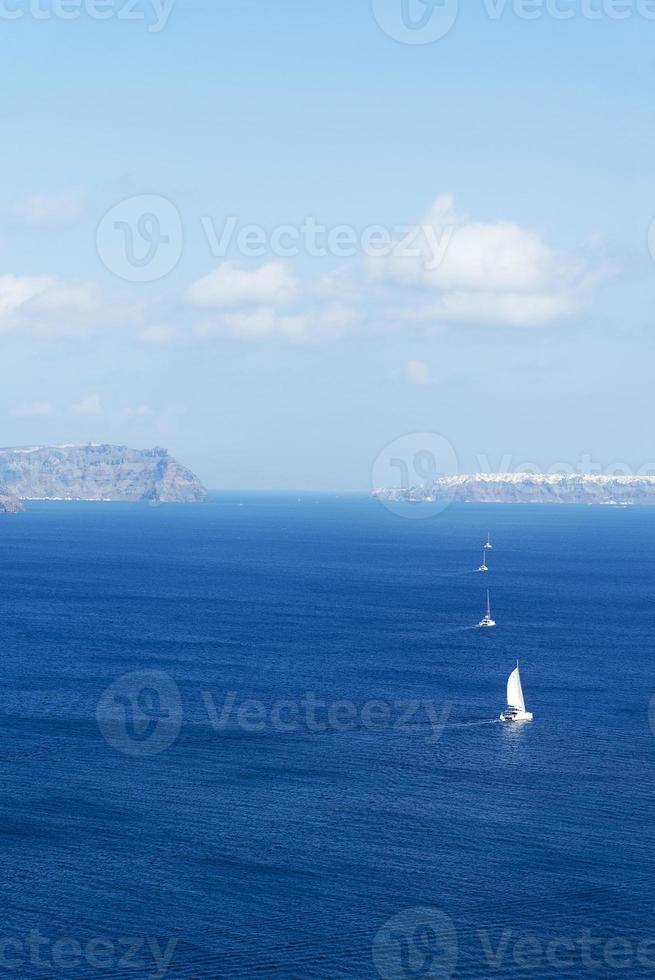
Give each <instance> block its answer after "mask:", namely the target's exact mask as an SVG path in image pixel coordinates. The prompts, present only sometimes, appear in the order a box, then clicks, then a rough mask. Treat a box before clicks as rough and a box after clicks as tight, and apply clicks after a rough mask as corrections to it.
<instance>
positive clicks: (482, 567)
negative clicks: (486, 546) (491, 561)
mask: <svg viewBox="0 0 655 980" xmlns="http://www.w3.org/2000/svg"><path fill="white" fill-rule="evenodd" d="M478 571H479V572H488V571H489V567H488V565H487V559H486V556H485V553H484V551H483V552H482V564H481V565H480V567H479V568H478Z"/></svg>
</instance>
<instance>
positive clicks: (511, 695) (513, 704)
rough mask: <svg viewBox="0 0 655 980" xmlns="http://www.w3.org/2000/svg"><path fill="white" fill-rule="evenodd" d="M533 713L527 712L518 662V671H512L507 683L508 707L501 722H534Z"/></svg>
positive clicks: (501, 717)
mask: <svg viewBox="0 0 655 980" xmlns="http://www.w3.org/2000/svg"><path fill="white" fill-rule="evenodd" d="M532 718H533V715H532V712H530V711H526V710H525V698H524V697H523V686H522V684H521V674H520V671H519V664H518V660H517V662H516V670H514V671H512V673H511V674H510V675H509V680H508V681H507V707H506V708H505V710H504V711H503V713H502V715H501V716H500V720H501V721H532Z"/></svg>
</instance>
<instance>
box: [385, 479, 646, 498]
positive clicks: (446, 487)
mask: <svg viewBox="0 0 655 980" xmlns="http://www.w3.org/2000/svg"><path fill="white" fill-rule="evenodd" d="M374 496H376V497H378V498H379V499H381V500H405V501H408V502H410V503H416V504H420V503H428V502H434V501H439V500H448V501H458V502H460V503H477V504H514V503H517V504H615V505H626V504H653V505H655V477H653V476H604V475H603V476H591V475H585V474H576V475H572V476H569V475H564V474H559V473H558V474H543V473H477V474H475V475H473V476H452V477H443V478H442V479H439V480H434V481H433V482H431V483H428V484H425V485H424V486H416V487H412V488H411V489H409V490H401V489H380V490H376V491H374Z"/></svg>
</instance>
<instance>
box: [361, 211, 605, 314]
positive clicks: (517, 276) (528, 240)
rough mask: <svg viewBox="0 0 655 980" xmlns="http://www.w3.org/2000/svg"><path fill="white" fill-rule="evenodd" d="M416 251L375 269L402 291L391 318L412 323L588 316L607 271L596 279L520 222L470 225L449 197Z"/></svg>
mask: <svg viewBox="0 0 655 980" xmlns="http://www.w3.org/2000/svg"><path fill="white" fill-rule="evenodd" d="M412 245H413V249H412V252H413V254H408V249H402V248H400V247H399V248H398V249H396V250H395V251H394V253H393V254H392V255H389V256H386V257H384V258H377V259H376V258H373V259H369V260H368V263H367V269H368V272H369V275H370V277H371V279H372V281H373V282H374V283H376V284H377V285H378V286H379V287H381V288H383V289H384V290H386V292H387V293H388V294H390V295H392V296H393V295H394V290H396V294H395V296H394V300H393V303H392V305H391V308H390V310H389V313H387V316H389V315H391V316H394V317H398V318H399V319H400V320H402V321H405V322H407V321H411V320H416V321H421V322H425V321H429V320H434V321H435V322H453V323H459V322H469V323H480V324H488V323H494V324H498V325H510V326H541V325H543V324H545V323H548V322H551V321H553V320H556V319H559V318H561V317H564V316H568V315H570V314H572V313H575V312H576V311H577V310H578V309H580V307H581V306H582V305H583V304H584V302H585V301H586V300H587V299H588V296H589V292H590V289H591V288H592V287H593V286H594V285H595V284H596V282H597V281H598V280H599V279H600V278H603V277H604V275H606V271H607V270H605V269H600V270H596V271H595V272H590V270H589V269H588V268H587V266H586V264H585V263H584V262H583V261H582V260H581V259H580V258H579V257H577V256H573V255H570V254H565V253H562V252H559V251H557V250H556V249H553V248H551V247H550V246H549V245H547V244H546V243H545V242H544V241H543V239H542V237H541V236H540V235H539V234H538V233H537V232H535V231H533V230H530V229H527V228H522V227H521V226H519V225H517V224H515V223H513V222H510V221H498V222H491V223H484V222H476V221H470V220H469V219H467V218H466V217H465V216H463V215H462V214H460V213H459V212H457V210H456V208H455V204H454V200H453V198H452V197H451V196H449V195H446V196H444V197H441V198H438V199H437V201H436V202H435V204H434V205H433V207H432V208H431V210H430V211H429V213H428V215H427V216H426V217H425V219H424V220H423V222H421V223H420V226H419V233H418V234H417V235H416V238H415V241H414V242H412ZM398 290H400V294H399V293H398ZM388 309H389V308H388Z"/></svg>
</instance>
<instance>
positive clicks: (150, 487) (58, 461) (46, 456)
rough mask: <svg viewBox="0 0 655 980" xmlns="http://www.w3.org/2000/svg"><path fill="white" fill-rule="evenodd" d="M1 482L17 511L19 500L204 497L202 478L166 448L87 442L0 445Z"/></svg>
mask: <svg viewBox="0 0 655 980" xmlns="http://www.w3.org/2000/svg"><path fill="white" fill-rule="evenodd" d="M0 485H2V486H3V487H4V492H5V493H6V495H7V497H6V499H7V506H6V507H5V508H4V509H10V508H11V506H12V501H13V502H14V503H16V504H17V505H18V509H20V503H19V502H18V501H19V500H125V501H136V500H147V501H154V502H159V503H190V502H196V501H202V500H204V499H205V498H206V496H207V491H206V489H205V487H204V486H203V485H202V483H201V482H200V480H199V479H198V478H197V477H196V476H195V475H194V474H193V473H192V472H191V471H190V470H188V469H186V468H185V467H184V466H182V465H181V464H180V463H178V462H177V460H175V459H173V458H172V457H171V456H169V455H168V453H167V451H166V450H165V449H150V450H138V449H128V448H127V447H126V446H107V445H91V444H89V445H85V446H35V447H27V448H20V449H0ZM1 494H2V491H1V490H0V501H2V499H3V498H2V496H1ZM16 498H18V500H17V499H16Z"/></svg>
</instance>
